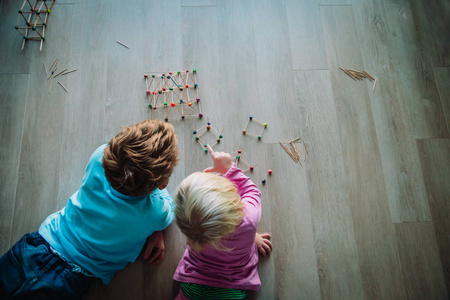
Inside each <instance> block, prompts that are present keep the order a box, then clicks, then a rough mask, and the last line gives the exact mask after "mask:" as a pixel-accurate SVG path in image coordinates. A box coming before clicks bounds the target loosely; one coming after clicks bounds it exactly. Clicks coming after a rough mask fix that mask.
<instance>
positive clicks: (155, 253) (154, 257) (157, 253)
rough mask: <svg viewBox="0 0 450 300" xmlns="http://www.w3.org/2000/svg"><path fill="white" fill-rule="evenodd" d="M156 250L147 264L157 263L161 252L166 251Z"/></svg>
mask: <svg viewBox="0 0 450 300" xmlns="http://www.w3.org/2000/svg"><path fill="white" fill-rule="evenodd" d="M154 249H155V250H156V251H155V252H154V253H152V256H151V257H150V259H149V260H148V261H147V264H151V263H153V262H155V261H156V260H157V259H158V257H159V256H160V255H161V252H164V250H163V249H161V248H154Z"/></svg>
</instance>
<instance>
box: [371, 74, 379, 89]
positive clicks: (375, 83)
mask: <svg viewBox="0 0 450 300" xmlns="http://www.w3.org/2000/svg"><path fill="white" fill-rule="evenodd" d="M377 79H378V78H376V77H375V81H374V82H373V87H372V92H373V91H375V86H376V85H377Z"/></svg>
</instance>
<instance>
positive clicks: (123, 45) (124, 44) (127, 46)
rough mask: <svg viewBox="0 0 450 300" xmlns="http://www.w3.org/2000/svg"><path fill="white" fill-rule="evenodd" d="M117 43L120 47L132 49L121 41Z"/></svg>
mask: <svg viewBox="0 0 450 300" xmlns="http://www.w3.org/2000/svg"><path fill="white" fill-rule="evenodd" d="M116 42H117V43H119V44H120V45H122V46H124V47H126V48H128V49H130V47H128V46H127V45H125V44H124V43H122V42H119V41H116Z"/></svg>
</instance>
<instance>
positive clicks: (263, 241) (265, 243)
mask: <svg viewBox="0 0 450 300" xmlns="http://www.w3.org/2000/svg"><path fill="white" fill-rule="evenodd" d="M269 239H270V234H268V233H263V234H259V233H257V234H256V235H255V244H256V247H257V248H258V251H259V253H261V255H262V256H266V254H270V252H272V243H271V242H270V241H269Z"/></svg>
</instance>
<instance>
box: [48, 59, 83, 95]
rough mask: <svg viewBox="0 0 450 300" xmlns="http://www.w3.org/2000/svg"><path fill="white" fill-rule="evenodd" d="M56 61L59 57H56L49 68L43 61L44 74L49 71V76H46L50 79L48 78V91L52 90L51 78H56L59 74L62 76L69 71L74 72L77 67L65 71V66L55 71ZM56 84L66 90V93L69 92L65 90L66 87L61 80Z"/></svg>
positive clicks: (56, 67)
mask: <svg viewBox="0 0 450 300" xmlns="http://www.w3.org/2000/svg"><path fill="white" fill-rule="evenodd" d="M58 62H59V58H56V59H55V61H54V62H53V63H52V65H51V66H50V68H49V69H47V66H46V65H45V61H44V62H43V64H44V71H45V75H48V73H50V76H48V78H47V80H49V79H51V80H50V88H49V89H48V92H49V93H51V92H52V84H53V78H56V77H58V76H60V75H61V76H64V75H67V74H69V73H72V72H75V71H76V70H77V69H73V70H70V71H67V68H65V69H64V70H62V71H60V72H58V73H56V70H57V69H58ZM55 73H56V74H55ZM58 84H59V85H60V86H61V87H62V88H63V89H64V90H65V91H66V93H68V92H69V91H68V90H67V88H66V87H65V86H64V85H63V84H62V83H61V82H59V81H58Z"/></svg>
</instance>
